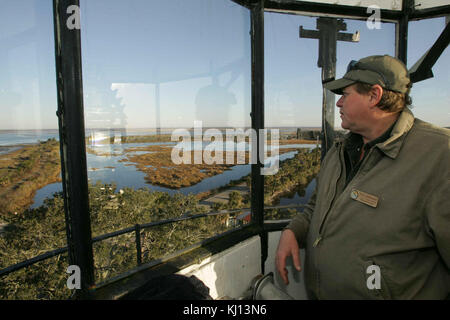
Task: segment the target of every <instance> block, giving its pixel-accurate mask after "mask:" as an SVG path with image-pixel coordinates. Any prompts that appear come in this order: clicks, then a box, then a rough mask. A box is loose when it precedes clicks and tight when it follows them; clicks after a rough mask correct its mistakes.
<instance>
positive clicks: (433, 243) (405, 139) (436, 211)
mask: <svg viewBox="0 0 450 320" xmlns="http://www.w3.org/2000/svg"><path fill="white" fill-rule="evenodd" d="M449 143H450V130H447V129H442V128H438V127H435V126H433V125H431V124H428V123H426V122H423V121H421V120H419V119H414V116H413V114H412V113H411V111H410V110H409V109H405V110H404V111H403V112H402V113H401V115H400V117H399V119H398V121H397V123H396V125H395V126H394V128H393V130H392V133H391V137H390V138H389V139H388V140H386V141H385V142H383V143H379V144H377V145H375V146H374V147H373V148H372V149H371V150H370V151H369V153H368V154H367V157H366V158H365V159H364V161H363V163H362V165H361V167H360V169H359V171H358V172H357V174H356V175H355V177H354V178H353V179H352V180H351V181H350V183H349V184H348V185H347V186H346V187H345V188H344V185H345V177H346V173H345V162H344V153H343V152H344V145H345V140H344V141H340V142H336V143H335V145H334V146H333V148H332V149H331V150H330V151H329V152H328V154H327V156H326V157H325V159H324V161H323V163H322V167H321V170H320V172H319V175H318V177H317V185H316V192H315V194H314V195H313V197H312V198H311V201H310V203H309V204H308V207H307V208H306V209H305V210H304V212H303V213H301V214H299V215H298V216H297V217H295V218H294V219H293V220H292V222H291V223H290V224H289V225H288V227H287V228H289V229H291V230H293V231H294V233H295V235H296V237H297V240H298V241H299V245H300V247H304V248H306V261H305V262H304V266H305V282H306V287H307V289H308V291H309V293H310V294H311V295H312V297H316V298H319V299H444V298H447V297H449V293H450V182H449V181H450V170H449V166H450V157H449V155H450V151H449V150H450V146H449ZM371 265H375V267H378V268H379V269H378V270H379V272H377V271H376V270H375V269H374V267H370V268H369V266H371ZM377 274H378V275H380V277H378V278H376V277H377ZM377 279H378V280H377Z"/></svg>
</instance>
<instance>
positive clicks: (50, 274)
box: [0, 0, 71, 299]
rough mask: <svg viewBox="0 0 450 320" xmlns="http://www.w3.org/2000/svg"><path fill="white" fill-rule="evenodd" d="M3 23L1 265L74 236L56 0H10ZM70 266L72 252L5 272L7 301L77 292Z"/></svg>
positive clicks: (0, 295) (1, 13)
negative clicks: (62, 137)
mask: <svg viewBox="0 0 450 320" xmlns="http://www.w3.org/2000/svg"><path fill="white" fill-rule="evenodd" d="M0 21H1V24H2V27H1V31H0V70H1V72H0V269H4V268H6V267H8V266H11V265H14V264H17V263H19V262H22V261H24V260H27V259H31V258H34V257H35V256H38V255H40V254H42V253H44V252H46V251H50V250H54V249H57V248H61V247H65V246H66V234H65V221H64V206H63V198H62V195H61V194H60V193H58V191H60V190H61V189H62V185H61V174H60V170H61V168H60V156H59V155H60V151H59V141H58V140H59V134H58V119H57V117H56V114H55V112H56V109H57V101H56V80H55V56H54V36H53V24H52V21H53V15H52V2H51V1H40V0H34V1H33V0H32V1H30V0H27V1H25V0H21V1H20V0H19V1H16V0H14V1H12V0H11V1H9V0H8V1H2V2H1V10H0ZM49 186H53V187H50V188H49ZM55 186H56V187H55ZM46 188H48V190H47V192H45V193H42V192H41V190H43V189H46ZM66 267H67V260H66V257H64V255H58V256H57V257H54V258H52V259H50V260H46V261H43V262H40V263H37V264H35V265H33V266H30V267H27V268H24V269H21V270H19V271H17V272H15V273H13V274H9V275H7V276H4V277H2V278H1V279H0V299H55V298H63V297H68V296H69V295H70V294H71V293H70V292H69V290H64V287H63V283H64V279H65V277H66V273H65V268H66Z"/></svg>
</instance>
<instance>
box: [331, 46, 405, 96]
mask: <svg viewBox="0 0 450 320" xmlns="http://www.w3.org/2000/svg"><path fill="white" fill-rule="evenodd" d="M355 82H362V83H367V84H379V85H380V86H381V87H383V88H384V89H387V90H391V91H395V92H400V93H407V92H408V91H409V89H410V87H411V81H410V79H409V74H408V70H407V69H406V66H405V64H404V63H403V62H402V61H400V60H398V59H396V58H394V57H391V56H389V55H383V56H381V55H378V56H370V57H366V58H362V59H361V60H359V61H355V60H352V61H350V63H349V64H348V66H347V72H346V73H345V75H344V77H342V79H337V80H333V81H330V82H327V83H325V84H324V87H325V88H326V89H328V90H330V91H332V92H334V93H336V94H342V89H344V88H345V87H348V86H350V85H352V84H354V83H355Z"/></svg>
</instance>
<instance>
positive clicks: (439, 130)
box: [413, 118, 450, 139]
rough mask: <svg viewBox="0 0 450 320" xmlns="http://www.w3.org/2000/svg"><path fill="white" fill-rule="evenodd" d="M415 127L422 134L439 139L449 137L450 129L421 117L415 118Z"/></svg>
mask: <svg viewBox="0 0 450 320" xmlns="http://www.w3.org/2000/svg"><path fill="white" fill-rule="evenodd" d="M413 129H414V130H415V131H417V132H418V133H420V134H423V135H428V136H430V137H435V138H437V139H449V138H450V129H447V128H443V127H439V126H437V125H434V124H432V123H429V122H426V121H423V120H421V119H419V118H415V119H414V126H413Z"/></svg>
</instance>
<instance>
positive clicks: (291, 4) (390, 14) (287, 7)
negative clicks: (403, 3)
mask: <svg viewBox="0 0 450 320" xmlns="http://www.w3.org/2000/svg"><path fill="white" fill-rule="evenodd" d="M264 8H265V10H266V11H285V12H289V13H295V12H298V13H299V14H300V13H311V14H326V15H331V16H335V17H343V16H345V17H354V18H367V17H368V16H369V14H368V13H367V8H366V7H358V6H346V5H337V4H329V3H314V2H308V1H295V0H266V1H265V5H264ZM401 16H402V12H401V11H400V10H386V9H381V19H382V20H388V21H392V20H399V19H400V18H401Z"/></svg>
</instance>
